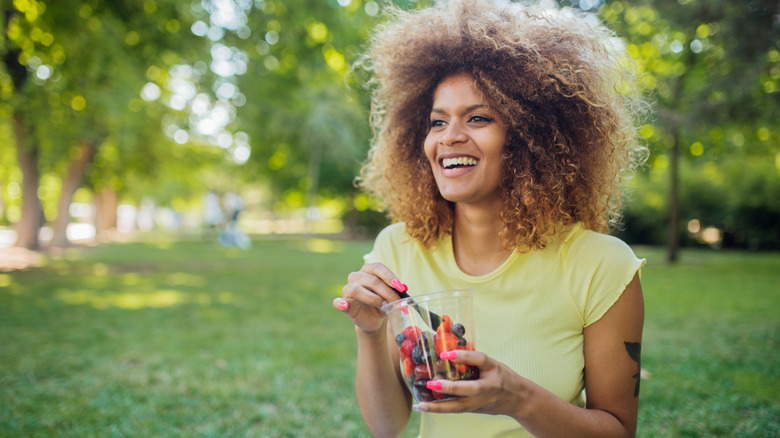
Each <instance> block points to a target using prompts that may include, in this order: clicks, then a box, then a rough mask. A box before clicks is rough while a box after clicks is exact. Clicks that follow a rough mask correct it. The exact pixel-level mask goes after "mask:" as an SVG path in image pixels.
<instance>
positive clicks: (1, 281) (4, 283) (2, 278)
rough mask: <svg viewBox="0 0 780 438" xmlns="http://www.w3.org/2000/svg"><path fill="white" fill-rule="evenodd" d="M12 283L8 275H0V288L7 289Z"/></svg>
mask: <svg viewBox="0 0 780 438" xmlns="http://www.w3.org/2000/svg"><path fill="white" fill-rule="evenodd" d="M11 283H13V280H12V279H11V275H9V274H0V287H8V286H10V285H11Z"/></svg>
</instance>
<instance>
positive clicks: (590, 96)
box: [358, 0, 645, 251]
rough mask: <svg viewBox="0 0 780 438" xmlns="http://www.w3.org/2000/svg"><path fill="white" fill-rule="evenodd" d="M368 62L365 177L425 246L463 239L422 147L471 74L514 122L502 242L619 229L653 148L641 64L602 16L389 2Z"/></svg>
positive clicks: (516, 244)
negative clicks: (450, 81)
mask: <svg viewBox="0 0 780 438" xmlns="http://www.w3.org/2000/svg"><path fill="white" fill-rule="evenodd" d="M389 15H390V17H389V20H388V21H386V22H385V23H384V24H383V25H381V26H380V27H379V28H378V29H377V31H376V32H375V34H374V35H373V38H372V39H371V41H370V49H369V50H368V51H367V53H366V55H365V56H364V58H363V59H362V60H361V61H360V62H359V63H358V65H359V66H360V67H362V68H364V69H366V70H368V71H369V72H370V73H371V79H370V80H369V82H368V85H369V86H370V87H371V88H372V91H373V96H372V97H373V100H372V108H371V126H372V128H373V132H374V139H373V143H372V145H371V150H370V152H369V156H368V160H367V162H366V163H365V164H364V166H363V169H362V170H361V175H360V178H359V179H358V181H359V184H360V185H361V187H362V188H363V189H364V190H365V191H366V192H367V193H368V194H370V195H372V196H374V197H376V198H377V199H378V200H379V201H380V202H381V203H382V208H383V209H384V210H385V211H387V213H388V215H389V216H390V218H391V219H392V220H393V221H400V222H405V223H406V230H407V233H408V234H409V235H410V236H411V237H412V238H414V239H416V240H417V241H419V242H420V243H422V244H423V245H425V246H426V247H431V246H432V245H433V244H434V243H435V242H436V241H437V240H438V239H439V238H440V237H441V236H442V235H443V234H447V233H451V232H452V226H453V205H452V204H451V203H450V202H448V201H446V200H445V199H444V198H442V196H441V195H440V194H439V191H438V189H437V186H436V183H435V181H434V178H433V173H432V170H431V167H430V163H429V162H428V160H427V158H426V157H425V153H424V151H423V142H424V140H425V137H426V136H427V134H428V129H429V118H430V111H431V106H432V101H433V93H434V90H435V88H436V86H437V85H438V84H439V83H440V82H441V81H442V80H443V79H445V78H446V77H449V76H452V75H454V74H460V73H468V74H470V75H471V76H473V78H474V80H475V85H476V87H477V89H479V90H480V91H481V92H482V93H483V95H484V96H485V97H486V98H487V99H488V101H489V102H490V103H491V105H492V106H493V107H494V108H495V109H496V110H497V111H498V112H499V113H500V115H501V117H502V118H503V120H504V122H505V123H506V125H507V138H508V143H507V145H506V146H505V148H504V149H505V150H504V157H503V159H504V164H503V167H504V170H503V181H502V184H501V188H502V190H503V191H504V193H505V202H504V206H503V210H502V211H501V212H500V215H501V220H502V222H503V224H504V226H503V230H502V232H501V239H502V241H503V243H504V245H505V246H506V247H507V248H508V249H511V248H520V249H521V250H523V251H529V250H532V249H541V248H544V247H545V246H546V245H547V244H549V243H550V242H551V241H552V239H553V238H554V236H555V235H556V233H557V232H558V231H560V230H561V229H566V228H568V227H571V226H572V225H573V224H575V223H577V222H581V223H582V224H583V226H584V227H585V228H587V229H591V230H596V231H601V232H607V231H608V230H609V228H610V225H611V224H613V223H616V222H617V219H619V213H620V208H621V193H620V187H619V184H620V180H621V174H623V173H626V172H630V171H632V170H633V169H634V168H635V167H636V165H637V164H639V163H640V162H641V161H642V159H643V158H644V156H645V149H644V148H643V147H642V146H641V145H640V144H639V143H638V142H637V141H636V138H637V137H636V135H635V134H636V129H635V126H636V115H637V114H638V112H637V110H638V109H640V107H641V105H640V104H641V98H640V95H639V93H638V92H636V87H635V84H636V81H635V75H634V73H633V69H632V68H631V65H632V64H631V63H630V62H628V58H627V57H626V56H625V54H624V53H621V52H620V51H619V50H617V47H620V45H619V44H616V42H617V41H618V40H617V39H616V38H615V37H614V35H612V34H611V33H610V32H609V31H608V30H607V29H605V28H604V27H602V26H600V25H599V23H598V20H596V19H595V17H593V16H588V15H586V14H584V13H582V12H579V11H575V10H571V9H560V10H559V9H555V10H549V9H547V10H543V9H540V8H538V7H534V6H529V5H523V4H519V3H500V2H493V1H479V0H453V1H440V2H438V4H437V5H436V6H434V7H431V8H427V9H422V10H415V11H402V10H399V9H390V10H389Z"/></svg>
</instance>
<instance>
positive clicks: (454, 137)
mask: <svg viewBox="0 0 780 438" xmlns="http://www.w3.org/2000/svg"><path fill="white" fill-rule="evenodd" d="M464 141H466V134H465V133H464V132H463V130H462V129H461V126H460V125H459V124H458V123H457V122H452V123H450V124H449V125H448V126H447V129H446V130H445V131H444V132H443V133H442V136H441V137H440V138H439V143H441V144H442V145H444V146H452V145H454V144H456V143H461V142H464Z"/></svg>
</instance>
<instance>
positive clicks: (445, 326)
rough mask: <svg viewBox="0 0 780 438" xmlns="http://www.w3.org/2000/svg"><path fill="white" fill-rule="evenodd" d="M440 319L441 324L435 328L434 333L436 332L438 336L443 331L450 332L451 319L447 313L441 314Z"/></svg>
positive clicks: (443, 332)
mask: <svg viewBox="0 0 780 438" xmlns="http://www.w3.org/2000/svg"><path fill="white" fill-rule="evenodd" d="M441 319H442V321H441V324H439V327H438V328H436V333H438V334H439V336H442V335H443V334H445V333H449V334H452V319H451V318H450V317H449V316H447V315H443V316H442V317H441Z"/></svg>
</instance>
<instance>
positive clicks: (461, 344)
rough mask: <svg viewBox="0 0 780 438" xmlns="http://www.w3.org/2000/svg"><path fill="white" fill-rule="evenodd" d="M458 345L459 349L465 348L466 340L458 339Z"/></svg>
mask: <svg viewBox="0 0 780 438" xmlns="http://www.w3.org/2000/svg"><path fill="white" fill-rule="evenodd" d="M458 345H459V346H461V347H465V346H466V338H460V339H458Z"/></svg>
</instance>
